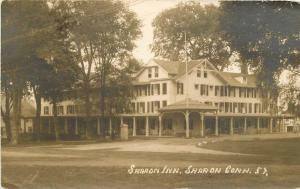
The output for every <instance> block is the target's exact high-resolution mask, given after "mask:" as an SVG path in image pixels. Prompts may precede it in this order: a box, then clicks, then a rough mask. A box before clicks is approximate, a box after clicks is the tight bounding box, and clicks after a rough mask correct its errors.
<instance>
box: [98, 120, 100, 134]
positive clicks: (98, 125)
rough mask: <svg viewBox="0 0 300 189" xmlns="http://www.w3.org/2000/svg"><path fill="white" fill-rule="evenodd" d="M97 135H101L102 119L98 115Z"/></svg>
mask: <svg viewBox="0 0 300 189" xmlns="http://www.w3.org/2000/svg"><path fill="white" fill-rule="evenodd" d="M97 135H100V119H99V117H97Z"/></svg>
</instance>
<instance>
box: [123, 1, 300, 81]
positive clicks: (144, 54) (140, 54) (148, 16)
mask: <svg viewBox="0 0 300 189" xmlns="http://www.w3.org/2000/svg"><path fill="white" fill-rule="evenodd" d="M123 1H124V2H125V3H126V4H127V6H128V7H129V9H131V10H132V11H134V12H136V14H137V16H138V18H139V19H141V21H142V25H143V26H142V29H141V30H142V37H141V38H140V39H138V40H137V41H136V48H135V49H134V51H133V56H134V57H135V58H137V59H138V60H141V61H142V62H143V63H147V62H148V61H149V60H150V59H151V58H153V57H154V54H153V53H152V52H151V50H150V44H151V43H152V41H153V27H152V21H153V19H154V18H155V17H156V16H157V15H158V14H159V13H161V12H162V11H164V10H165V9H170V8H173V7H175V6H176V5H177V4H178V3H180V2H186V1H190V0H123ZM195 1H198V2H200V3H201V4H203V5H207V4H214V5H216V6H218V5H219V1H218V0H195ZM226 70H227V71H230V72H240V69H239V68H238V67H237V66H236V65H232V66H230V67H229V68H228V69H226ZM287 75H288V73H286V72H284V73H282V74H281V77H280V81H281V83H286V82H287V81H288V80H287ZM297 85H298V86H300V79H299V80H297Z"/></svg>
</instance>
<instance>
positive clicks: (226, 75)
mask: <svg viewBox="0 0 300 189" xmlns="http://www.w3.org/2000/svg"><path fill="white" fill-rule="evenodd" d="M218 74H219V75H220V76H221V77H222V78H223V79H224V80H225V82H226V83H227V84H228V85H231V86H235V87H256V76H255V75H247V74H241V73H231V72H218ZM236 77H246V78H247V80H246V82H245V83H241V82H239V81H238V80H237V79H236Z"/></svg>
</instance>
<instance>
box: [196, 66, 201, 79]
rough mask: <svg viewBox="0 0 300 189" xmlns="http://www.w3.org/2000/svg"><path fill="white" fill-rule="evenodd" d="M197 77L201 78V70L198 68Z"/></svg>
mask: <svg viewBox="0 0 300 189" xmlns="http://www.w3.org/2000/svg"><path fill="white" fill-rule="evenodd" d="M197 77H201V68H200V67H198V68H197Z"/></svg>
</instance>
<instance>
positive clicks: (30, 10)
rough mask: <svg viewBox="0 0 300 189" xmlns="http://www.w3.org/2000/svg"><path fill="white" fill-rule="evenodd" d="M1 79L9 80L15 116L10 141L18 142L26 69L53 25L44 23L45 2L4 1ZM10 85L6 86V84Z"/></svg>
mask: <svg viewBox="0 0 300 189" xmlns="http://www.w3.org/2000/svg"><path fill="white" fill-rule="evenodd" d="M1 8H2V27H1V34H2V35H1V36H2V64H1V67H2V69H1V73H2V77H1V80H2V82H3V81H4V79H6V80H7V81H9V84H10V89H11V96H12V105H13V108H12V110H13V114H12V115H13V117H12V118H13V119H12V125H11V139H12V140H11V143H12V144H17V143H18V132H19V127H20V113H21V99H22V97H23V95H24V94H25V93H26V91H27V90H28V85H27V80H26V73H28V72H26V70H28V69H29V68H30V65H29V63H30V57H31V56H32V55H35V54H37V51H38V49H42V48H40V47H41V45H42V43H43V40H45V38H46V37H47V31H48V30H49V29H51V26H49V25H47V24H48V23H47V22H45V19H47V17H44V16H43V15H44V14H45V13H47V4H46V2H45V1H40V2H33V1H4V2H3V3H2V7H1ZM6 86H7V85H6Z"/></svg>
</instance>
